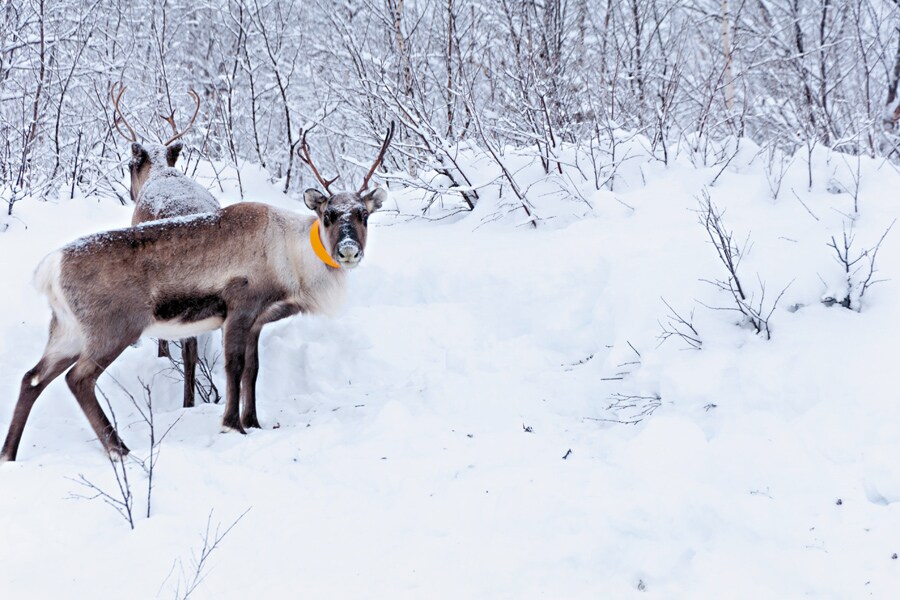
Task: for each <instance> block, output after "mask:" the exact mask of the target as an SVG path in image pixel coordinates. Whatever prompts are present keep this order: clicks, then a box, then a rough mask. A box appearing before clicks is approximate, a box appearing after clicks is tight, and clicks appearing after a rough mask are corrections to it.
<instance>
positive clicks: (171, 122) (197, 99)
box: [159, 88, 200, 146]
mask: <svg viewBox="0 0 900 600" xmlns="http://www.w3.org/2000/svg"><path fill="white" fill-rule="evenodd" d="M188 96H190V97H191V98H193V99H194V103H195V104H196V106H195V107H194V115H193V116H192V117H191V120H190V122H189V123H188V124H187V127H185V128H184V129H182V130H181V131H180V132H179V131H178V127H177V126H176V125H175V110H174V109H173V110H172V114H171V115H169V116H168V117H166V116H164V115H159V118H160V119H162V120H163V121H165V122H166V123H168V124H169V126H170V127H171V128H172V137H170V138H169V139H168V140H166V141H165V142H163V146H168V145H169V144H171V143H172V142H174V141H175V140H177V139H178V138H180V137H181V136H183V135H184V134H186V133H187V132H188V131H190V129H191V127H193V126H194V121H196V120H197V114H199V113H200V96H199V95H198V94H197V92H195V91H194V90H193V88H191V89H189V90H188Z"/></svg>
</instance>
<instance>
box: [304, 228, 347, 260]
mask: <svg viewBox="0 0 900 600" xmlns="http://www.w3.org/2000/svg"><path fill="white" fill-rule="evenodd" d="M309 243H310V244H312V249H313V252H315V253H316V256H318V257H319V259H320V260H321V261H322V262H323V263H325V264H326V265H328V266H329V267H334V268H335V269H340V268H341V265H339V264H338V263H336V262H335V260H334V259H333V258H331V255H330V254H328V250H326V249H325V245H324V244H323V243H322V236H321V235H320V233H319V220H318V219H316V220H315V222H314V223H313V224H312V227H310V229H309Z"/></svg>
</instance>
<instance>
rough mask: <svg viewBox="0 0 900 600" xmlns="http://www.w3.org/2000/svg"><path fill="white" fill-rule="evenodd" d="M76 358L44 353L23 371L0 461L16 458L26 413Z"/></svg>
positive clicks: (28, 412) (27, 413)
mask: <svg viewBox="0 0 900 600" xmlns="http://www.w3.org/2000/svg"><path fill="white" fill-rule="evenodd" d="M77 359H78V356H77V355H76V356H66V357H62V358H60V357H58V356H56V357H51V356H48V355H44V357H43V358H41V360H40V361H39V362H38V364H36V365H35V366H34V368H33V369H31V370H30V371H28V372H27V373H25V376H24V377H23V378H22V387H21V388H20V390H19V400H18V402H16V408H15V410H14V411H13V416H12V421H11V422H10V424H9V432H8V433H7V434H6V441H5V442H4V443H3V450H0V462H5V461H13V460H16V454H17V453H18V451H19V442H21V441H22V432H23V431H24V430H25V422H26V421H27V420H28V415H29V414H30V413H31V408H32V407H33V406H34V403H35V401H36V400H37V398H38V396H40V395H41V392H43V391H44V388H46V387H47V386H48V385H49V384H50V382H51V381H53V380H54V379H56V378H57V377H59V376H60V375H61V374H62V373H63V372H64V371H65V370H66V369H68V368H69V367H71V366H72V365H73V364H74V363H75V361H76V360H77Z"/></svg>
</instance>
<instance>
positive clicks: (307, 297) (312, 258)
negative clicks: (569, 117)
mask: <svg viewBox="0 0 900 600" xmlns="http://www.w3.org/2000/svg"><path fill="white" fill-rule="evenodd" d="M392 134H393V124H392V125H391V128H390V129H389V130H388V134H387V136H386V137H385V139H384V143H383V144H382V146H381V152H380V153H379V155H378V158H377V159H376V160H375V163H374V164H373V166H372V168H371V169H370V170H369V172H368V174H367V175H366V177H365V179H364V181H363V184H362V186H361V187H360V189H359V190H358V191H356V192H343V193H336V194H329V195H326V194H328V187H329V186H330V185H331V183H333V182H334V180H331V181H327V180H325V179H324V178H322V177H321V176H320V175H319V172H318V170H316V169H315V167H313V165H312V161H311V160H310V159H309V149H308V147H307V145H306V140H305V135H304V139H303V144H302V146H303V147H302V151H303V153H304V155H305V156H304V159H305V160H306V161H307V162H308V164H309V165H310V167H313V172H314V173H315V175H316V178H317V179H318V180H319V182H320V183H322V185H323V186H324V187H325V191H326V194H323V193H322V192H320V191H318V190H315V189H308V190H306V192H304V201H305V203H306V205H307V206H308V207H309V208H310V209H311V210H313V211H314V212H315V216H302V215H298V214H295V213H294V212H292V211H287V210H281V209H277V208H274V207H271V206H268V205H264V204H254V203H239V204H234V205H232V206H229V207H227V208H224V209H221V210H219V211H217V212H215V213H212V214H205V215H194V216H187V217H174V218H171V219H165V220H161V221H151V222H148V223H144V224H141V225H138V226H136V227H132V228H128V229H119V230H113V231H109V232H106V233H99V234H95V235H90V236H87V237H84V238H81V239H79V240H77V241H75V242H73V243H71V244H69V245H67V246H64V247H63V248H61V249H59V250H56V251H55V252H52V253H51V254H49V255H48V256H47V257H46V258H44V259H43V261H42V262H41V263H40V265H39V266H38V268H37V271H36V273H35V283H36V285H37V287H38V289H39V290H40V291H42V292H43V293H44V294H45V295H46V296H47V297H48V299H49V301H50V308H51V310H52V313H53V314H52V317H51V320H50V337H49V340H48V342H47V347H46V349H45V350H44V354H43V356H42V357H41V360H40V361H38V363H37V364H36V365H35V366H34V367H33V368H32V369H31V370H29V371H28V372H27V373H26V374H25V376H24V377H23V378H22V384H21V389H20V392H19V399H18V402H17V403H16V407H15V410H14V411H13V417H12V421H11V423H10V426H9V432H8V433H7V436H6V441H5V442H4V444H3V448H2V450H0V461H4V460H15V458H16V453H17V450H18V447H19V442H20V441H21V438H22V432H23V430H24V428H25V422H26V421H27V419H28V415H29V413H30V412H31V409H32V407H33V406H34V403H35V400H37V398H38V396H39V395H40V393H41V392H42V391H43V390H44V388H46V387H47V385H48V384H49V383H50V382H51V381H52V380H53V379H54V378H56V377H58V376H59V375H60V374H62V373H63V372H65V371H67V370H68V373H66V383H68V385H69V389H70V390H71V391H72V393H73V394H74V395H75V398H76V400H77V401H78V404H79V405H80V406H81V409H82V410H83V411H84V414H85V415H86V416H87V418H88V421H89V422H90V424H91V427H92V428H93V429H94V432H95V433H96V434H97V437H98V438H99V439H100V441H101V442H102V443H103V445H104V447H105V449H106V451H107V452H109V453H110V454H111V455H119V456H122V455H125V454H127V453H128V448H127V447H126V446H125V444H124V443H123V442H122V440H121V439H120V438H119V435H118V433H117V432H116V430H115V429H114V428H113V426H112V424H111V423H110V422H109V420H108V419H107V417H106V415H105V414H104V413H103V410H102V409H101V408H100V404H99V403H98V402H97V396H96V394H95V390H94V388H95V385H96V383H97V378H98V377H99V376H100V375H101V374H102V373H103V371H104V370H105V369H106V368H107V367H108V366H109V365H110V364H111V363H112V362H113V361H114V360H115V359H116V358H117V357H118V356H119V355H120V354H121V353H122V351H123V350H125V348H127V347H128V346H129V345H131V344H133V343H134V342H136V341H137V340H138V338H140V337H141V336H142V335H148V336H154V337H158V338H162V339H183V338H185V337H191V336H195V335H197V334H199V333H202V332H205V331H211V330H214V329H217V328H220V327H221V328H222V329H223V332H224V344H225V374H226V379H227V384H226V402H225V413H224V416H223V418H222V426H223V429H225V430H236V431H239V432H242V433H243V432H244V431H245V429H246V428H250V427H259V426H260V425H259V420H258V419H257V416H256V377H257V374H258V372H259V353H258V345H259V336H260V333H261V331H262V328H263V326H264V325H265V324H266V323H271V322H272V321H276V320H278V319H283V318H285V317H288V316H290V315H294V314H297V313H320V312H328V311H329V309H333V308H334V306H335V304H336V302H337V301H338V299H339V298H340V296H341V295H342V292H343V289H344V285H345V276H346V272H347V271H348V270H350V269H352V268H354V267H356V266H357V265H358V264H359V262H360V261H361V260H362V258H363V253H364V251H365V247H366V232H367V219H368V216H369V213H371V212H372V211H375V210H377V209H378V208H380V207H381V205H382V203H383V202H384V200H385V198H386V196H387V194H386V192H385V191H384V190H383V189H381V188H376V189H375V190H372V191H367V187H368V182H369V179H370V178H371V176H372V174H373V173H374V171H375V169H376V167H377V166H378V164H379V163H380V162H381V161H382V159H383V158H384V152H385V150H386V149H387V147H388V145H389V144H390V141H391V137H392ZM73 365H74V367H73ZM70 367H71V369H70Z"/></svg>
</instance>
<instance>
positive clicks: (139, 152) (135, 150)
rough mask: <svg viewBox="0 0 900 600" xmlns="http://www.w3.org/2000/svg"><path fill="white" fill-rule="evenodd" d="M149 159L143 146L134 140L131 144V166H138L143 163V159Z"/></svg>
mask: <svg viewBox="0 0 900 600" xmlns="http://www.w3.org/2000/svg"><path fill="white" fill-rule="evenodd" d="M148 160H150V155H149V154H147V151H146V150H145V149H144V147H143V146H141V145H140V144H138V143H137V142H134V143H133V144H131V164H130V165H129V166H131V167H132V168H138V167H140V166H141V165H143V164H144V162H145V161H148Z"/></svg>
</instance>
